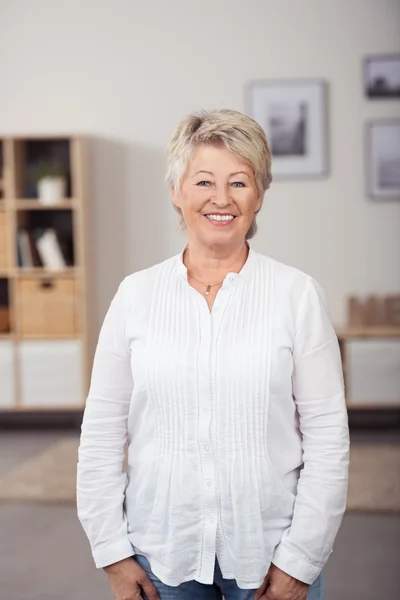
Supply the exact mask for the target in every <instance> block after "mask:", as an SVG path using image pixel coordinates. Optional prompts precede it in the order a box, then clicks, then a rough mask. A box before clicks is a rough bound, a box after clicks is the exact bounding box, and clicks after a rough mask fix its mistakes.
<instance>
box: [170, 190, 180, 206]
mask: <svg viewBox="0 0 400 600" xmlns="http://www.w3.org/2000/svg"><path fill="white" fill-rule="evenodd" d="M170 192H171V198H172V202H173V203H174V205H175V206H176V207H177V208H180V207H181V206H180V202H179V194H178V193H177V191H176V189H175V188H174V186H173V185H171V187H170Z"/></svg>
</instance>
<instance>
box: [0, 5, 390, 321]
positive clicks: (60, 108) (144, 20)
mask: <svg viewBox="0 0 400 600" xmlns="http://www.w3.org/2000/svg"><path fill="white" fill-rule="evenodd" d="M398 51H400V2H399V1H398V0H351V1H349V0H304V1H298V0H279V1H277V0H246V1H243V0H201V1H200V0H198V1H197V2H192V1H191V0H168V1H164V0H158V1H153V2H135V1H134V0H84V1H82V0H68V1H67V2H62V1H61V0H25V1H22V0H0V133H1V134H6V133H13V134H20V133H24V134H25V133H36V132H38V133H42V132H49V133H55V132H60V133H62V132H76V133H87V134H89V135H91V136H93V137H94V143H93V167H94V172H93V187H94V201H95V204H96V211H95V213H94V215H93V227H94V232H95V243H94V248H93V253H94V261H95V270H96V297H97V299H98V303H97V306H96V320H97V324H98V325H99V324H100V320H101V318H102V316H103V314H104V311H105V310H106V307H107V305H108V302H109V300H110V298H111V295H112V294H113V293H114V291H115V287H116V285H117V284H118V282H119V280H120V279H121V278H122V277H123V276H124V275H125V274H126V273H128V272H130V271H132V270H137V269H140V268H143V267H146V266H148V265H150V264H152V263H153V262H155V261H158V260H162V259H164V258H166V257H167V256H169V255H171V254H172V253H175V252H177V251H179V250H180V248H181V247H182V245H183V243H184V238H183V237H182V234H179V233H178V231H177V227H176V218H175V213H174V212H173V210H172V209H171V207H170V203H169V197H168V191H167V189H166V187H165V185H164V180H163V177H164V166H165V164H164V148H165V145H166V143H167V140H168V138H169V136H170V134H171V132H172V129H173V127H174V126H175V124H176V123H177V121H178V120H179V119H180V118H181V117H182V116H183V115H184V114H185V113H187V112H188V111H191V110H193V109H197V108H201V107H205V108H210V107H230V108H234V109H238V110H244V96H243V86H244V83H245V82H246V81H248V80H251V79H255V78H257V79H258V78H293V77H296V78H301V77H305V78H315V77H322V78H325V79H326V80H328V81H329V86H330V123H329V124H330V132H331V134H330V141H331V146H330V154H331V173H330V175H329V177H328V178H326V179H324V180H320V181H307V182H306V181H303V182H291V183H288V182H285V183H283V182H279V183H278V182H276V183H274V184H273V186H272V188H271V190H270V192H269V193H268V195H267V197H266V202H265V207H264V210H263V212H262V214H261V216H260V232H259V234H258V237H257V238H256V239H255V241H254V247H255V249H256V250H259V251H262V252H265V253H268V254H270V255H272V256H273V257H275V258H277V259H279V260H282V261H285V262H288V263H290V264H293V265H295V266H297V267H299V268H301V269H303V270H305V271H307V272H308V273H310V274H311V275H313V276H314V277H316V278H317V279H318V280H319V281H320V282H321V284H322V285H323V287H324V288H325V290H326V292H327V294H328V299H329V302H330V305H331V311H332V315H333V317H334V319H335V321H336V322H338V323H339V322H340V321H342V320H343V318H344V309H345V303H344V299H345V297H346V295H347V294H349V293H359V294H367V293H370V292H376V293H389V292H398V291H399V289H400V202H398V203H396V202H391V203H390V202H388V203H381V204H378V203H373V202H372V201H370V200H368V199H367V197H366V193H365V189H364V161H363V158H364V156H363V152H364V151H363V143H362V139H363V127H364V123H365V120H366V119H368V118H381V117H399V116H400V102H399V101H397V102H393V101H384V102H368V101H367V100H366V99H364V97H363V91H362V71H361V61H362V58H363V56H364V55H366V54H374V53H387V52H398Z"/></svg>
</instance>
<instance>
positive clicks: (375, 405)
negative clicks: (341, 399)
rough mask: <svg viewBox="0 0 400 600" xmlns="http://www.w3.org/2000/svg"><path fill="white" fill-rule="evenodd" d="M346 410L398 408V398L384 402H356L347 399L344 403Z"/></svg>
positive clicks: (399, 404)
mask: <svg viewBox="0 0 400 600" xmlns="http://www.w3.org/2000/svg"><path fill="white" fill-rule="evenodd" d="M346 406H347V410H349V409H354V410H400V398H399V400H398V401H397V403H396V402H393V403H388V402H386V403H384V402H378V401H375V402H364V403H363V404H362V403H361V402H360V404H357V403H356V402H354V400H347V403H346Z"/></svg>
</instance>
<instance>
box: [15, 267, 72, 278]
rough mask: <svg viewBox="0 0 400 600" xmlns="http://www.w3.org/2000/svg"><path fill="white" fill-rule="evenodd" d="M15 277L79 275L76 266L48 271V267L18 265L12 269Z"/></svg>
mask: <svg viewBox="0 0 400 600" xmlns="http://www.w3.org/2000/svg"><path fill="white" fill-rule="evenodd" d="M14 273H15V276H16V277H38V278H39V279H40V278H41V277H47V278H55V277H78V276H79V275H80V269H79V268H77V267H67V268H66V269H62V270H60V271H50V270H49V269H42V268H41V267H36V268H35V267H34V268H29V267H27V268H26V269H24V268H21V267H19V268H18V269H15V271H14Z"/></svg>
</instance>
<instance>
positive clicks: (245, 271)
mask: <svg viewBox="0 0 400 600" xmlns="http://www.w3.org/2000/svg"><path fill="white" fill-rule="evenodd" d="M246 244H247V246H248V248H249V254H248V256H247V259H246V262H245V263H244V265H243V267H242V268H241V269H240V271H239V272H238V273H235V272H229V273H227V275H226V278H225V280H228V281H231V282H233V281H235V280H236V279H238V280H243V279H245V278H247V277H248V275H249V274H250V273H251V271H252V268H253V265H254V262H255V257H256V253H255V252H254V250H253V249H252V247H251V246H250V244H249V243H248V242H246ZM187 248H188V244H186V245H185V246H184V248H183V249H182V251H181V252H180V253H179V254H178V256H177V269H178V275H179V276H180V277H182V279H185V280H186V281H187V278H188V272H187V268H186V265H185V263H184V262H183V255H184V253H185V250H186V249H187Z"/></svg>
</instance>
